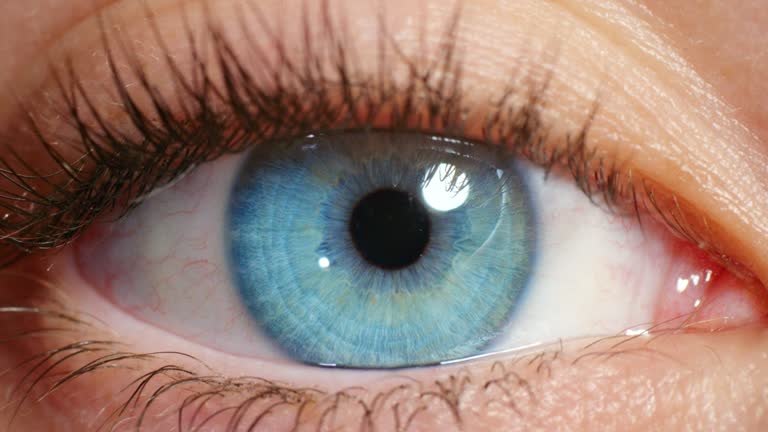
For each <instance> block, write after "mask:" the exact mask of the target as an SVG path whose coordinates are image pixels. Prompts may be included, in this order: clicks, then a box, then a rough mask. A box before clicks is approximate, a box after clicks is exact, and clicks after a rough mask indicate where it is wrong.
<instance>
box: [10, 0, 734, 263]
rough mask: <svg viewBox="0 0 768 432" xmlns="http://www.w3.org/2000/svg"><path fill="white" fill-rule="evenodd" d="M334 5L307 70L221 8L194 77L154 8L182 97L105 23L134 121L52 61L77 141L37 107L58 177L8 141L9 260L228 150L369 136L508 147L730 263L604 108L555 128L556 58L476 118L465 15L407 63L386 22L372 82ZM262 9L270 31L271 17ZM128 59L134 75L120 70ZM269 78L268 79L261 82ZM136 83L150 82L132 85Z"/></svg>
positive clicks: (309, 49) (198, 50)
mask: <svg viewBox="0 0 768 432" xmlns="http://www.w3.org/2000/svg"><path fill="white" fill-rule="evenodd" d="M323 4H324V8H325V9H321V10H320V13H321V24H320V29H319V30H320V31H322V33H321V34H322V38H321V39H319V40H318V39H316V38H312V37H311V36H312V35H313V34H314V33H313V32H314V31H315V30H317V29H315V28H313V27H311V25H310V24H309V22H310V19H309V16H308V14H309V12H308V11H307V10H306V9H305V10H304V11H303V15H302V16H303V18H304V19H303V21H302V22H303V26H304V28H303V29H302V32H303V36H304V38H303V44H304V45H303V47H304V50H305V51H306V53H305V55H304V56H303V57H302V58H301V60H300V61H299V62H298V63H297V62H296V61H295V60H293V59H292V57H290V55H289V53H288V52H289V49H288V47H287V46H286V45H284V42H283V40H281V39H280V35H279V32H277V31H270V30H268V34H269V35H271V37H272V39H271V40H268V41H267V42H266V43H259V42H258V41H257V40H256V39H255V38H254V37H253V35H252V34H250V33H249V31H248V30H247V28H245V22H244V21H242V22H240V25H241V27H243V28H242V31H243V33H244V35H245V38H246V41H247V45H249V46H248V48H249V49H251V51H252V53H256V56H255V60H253V61H254V65H253V66H251V67H250V68H249V65H248V64H245V63H244V60H243V58H242V54H240V53H238V52H236V50H235V48H234V47H233V46H232V44H231V41H230V40H229V39H227V38H226V37H225V36H224V34H223V32H222V28H221V27H220V24H219V23H217V22H216V20H215V17H214V16H213V15H212V13H211V12H210V11H208V12H207V13H206V15H205V20H206V21H205V25H206V27H205V33H204V35H203V37H202V38H198V39H196V37H197V36H196V35H195V34H194V32H193V30H192V27H191V24H190V23H189V22H187V21H185V29H186V31H187V32H188V34H187V36H188V38H189V41H190V46H189V49H190V53H189V56H190V58H191V59H193V64H192V67H191V70H190V71H189V72H184V71H183V70H182V67H181V65H180V64H179V63H178V62H177V61H176V60H175V59H174V58H173V57H172V56H171V55H170V51H169V50H168V48H167V47H166V45H165V44H164V42H163V39H162V37H161V35H160V33H159V29H158V28H157V27H156V24H157V23H156V22H155V21H154V15H152V14H151V12H149V11H148V10H147V13H148V18H149V22H150V24H151V25H152V29H153V31H154V32H155V33H154V34H155V38H156V39H157V41H158V44H159V45H160V46H161V47H162V49H163V50H164V51H165V52H164V54H163V56H164V61H165V62H166V66H167V72H168V73H169V74H170V77H171V80H172V83H173V86H174V88H173V91H172V92H171V94H170V95H169V94H166V93H164V92H162V91H161V90H160V89H158V88H157V87H156V85H155V83H154V82H153V81H152V80H151V77H149V76H148V75H147V73H146V71H145V69H144V68H143V66H142V63H141V61H140V60H139V58H138V57H137V54H136V53H135V52H133V51H131V48H129V47H128V46H127V45H126V42H125V41H124V40H123V39H121V38H120V37H119V36H117V35H112V36H113V37H112V38H110V36H111V35H110V34H109V33H108V32H107V30H106V26H105V23H104V22H102V27H101V32H102V34H101V37H102V44H103V46H104V49H105V51H106V55H107V59H108V65H109V68H110V71H111V72H110V73H111V76H112V82H111V87H110V88H111V90H112V91H113V92H115V97H116V99H117V100H119V101H120V102H121V104H120V108H119V114H120V115H121V116H122V117H123V118H124V120H123V121H122V122H120V121H116V120H113V119H112V117H111V116H112V114H110V113H109V112H108V111H106V110H105V109H104V108H101V107H99V106H97V101H95V100H93V97H92V96H91V92H89V90H88V88H86V85H85V83H84V82H83V81H82V80H81V79H80V78H79V77H78V73H77V71H76V68H75V65H74V64H73V63H72V62H71V61H68V62H67V63H65V66H64V67H63V68H57V67H55V66H52V73H53V77H54V79H55V81H56V83H57V88H58V91H59V97H60V98H61V107H60V108H59V111H60V113H61V114H62V115H63V116H64V118H65V119H67V122H68V124H69V127H70V128H71V130H70V131H69V132H70V133H71V134H72V136H70V137H67V136H64V135H63V134H62V133H61V131H60V130H59V131H56V132H49V131H47V130H45V127H44V125H43V124H42V123H43V121H42V120H41V119H39V118H38V117H35V114H34V113H33V112H31V111H25V113H26V114H27V124H28V125H29V127H30V129H31V131H32V134H33V137H34V138H35V139H36V140H37V141H38V143H39V144H40V146H41V147H42V148H43V149H44V150H45V152H46V153H47V154H48V156H49V161H48V164H49V165H51V166H52V167H53V172H52V173H50V174H44V172H45V171H44V170H43V169H41V168H38V167H33V166H32V165H31V164H30V163H27V161H26V159H25V158H24V156H22V155H19V154H17V153H15V152H14V150H13V148H12V147H10V146H9V151H10V157H7V158H5V159H4V160H0V166H1V167H3V168H4V169H2V170H0V176H1V177H2V180H3V181H4V183H5V184H6V186H5V187H4V188H2V189H0V190H2V198H3V199H0V209H4V210H5V211H6V216H5V217H3V218H1V219H0V234H2V237H1V238H2V239H3V243H4V245H5V251H4V252H5V253H4V256H3V258H5V259H6V262H8V263H10V262H13V260H15V259H16V258H19V257H20V256H23V255H25V254H29V253H35V252H39V251H44V250H48V249H56V248H58V247H60V246H62V245H65V244H67V243H68V242H70V241H72V240H73V239H75V238H76V237H77V236H78V235H79V234H80V233H81V232H82V231H83V230H84V229H86V228H87V227H88V226H89V225H90V224H91V223H93V222H95V221H97V220H100V218H105V217H114V216H115V215H118V216H119V215H121V214H123V213H124V212H125V211H128V210H129V209H130V208H132V207H133V206H135V205H138V204H139V203H140V201H141V200H142V199H143V198H144V197H146V196H147V195H149V194H150V193H151V192H152V191H153V190H155V189H156V188H157V187H159V186H162V185H164V184H166V183H168V182H171V181H173V180H174V179H175V178H177V177H179V176H180V175H183V174H184V173H186V172H188V171H189V170H190V169H192V168H193V167H195V166H197V165H199V164H201V163H204V162H206V161H210V160H213V159H216V158H218V157H219V156H221V155H222V154H226V153H231V152H239V151H242V150H245V149H247V148H249V147H251V146H253V145H262V144H264V145H266V144H267V143H268V142H269V141H272V140H280V139H285V138H292V137H295V136H298V135H302V134H306V133H309V132H323V131H332V130H333V131H338V130H358V129H370V128H386V129H389V130H396V131H419V132H431V133H438V134H441V135H446V136H456V137H459V138H461V139H467V138H474V139H475V141H477V142H481V143H488V144H490V145H496V148H498V149H499V151H500V152H512V153H513V154H516V155H518V156H522V157H524V158H528V159H530V160H531V161H533V162H534V163H536V164H538V165H541V166H543V167H544V169H545V170H547V171H548V172H549V171H556V172H562V173H565V174H566V175H570V176H572V177H573V178H574V180H575V181H576V183H577V185H578V186H579V187H580V188H581V189H582V190H583V191H584V192H585V193H586V194H587V196H588V197H590V198H591V199H593V200H594V201H595V202H596V203H600V204H603V205H606V206H607V207H608V208H610V209H612V210H614V211H618V212H622V213H627V214H631V215H635V216H636V217H637V218H638V219H640V217H641V214H642V213H644V212H647V211H649V210H650V212H651V213H653V214H654V217H656V218H658V219H661V220H662V221H663V222H664V223H665V224H666V225H668V226H670V228H672V229H673V231H675V232H676V233H677V234H678V235H680V236H682V237H684V238H686V239H688V240H690V241H692V242H693V243H695V244H698V245H703V246H706V247H707V248H710V249H712V250H713V252H715V255H716V256H723V255H722V254H720V255H718V254H717V253H716V248H715V246H714V245H712V244H711V243H712V242H709V241H707V240H708V234H709V233H707V232H703V233H702V232H699V231H697V229H695V228H696V227H699V226H705V227H706V226H709V225H708V224H707V223H704V224H699V225H696V224H685V223H684V221H686V213H685V211H684V209H683V207H681V206H673V207H671V208H662V207H661V206H659V205H658V203H659V202H661V201H662V200H661V199H660V198H659V197H660V196H664V197H665V198H666V197H670V196H671V199H673V200H674V199H676V198H675V197H674V196H672V195H669V194H663V192H660V189H658V188H654V187H650V185H651V183H650V182H647V181H645V179H641V178H635V177H636V175H635V174H634V173H633V172H632V170H631V168H627V166H628V165H629V160H627V161H616V160H614V159H615V156H612V155H610V154H603V153H601V152H600V150H599V149H598V148H588V146H587V140H588V133H589V129H590V125H591V124H592V121H593V119H594V118H595V116H596V115H599V101H595V102H594V103H593V104H592V107H591V111H590V112H586V113H584V120H583V123H582V126H581V128H580V129H579V130H576V131H566V132H565V133H563V134H562V137H560V135H561V134H559V133H558V134H557V135H555V134H554V133H553V131H554V130H556V128H555V127H554V126H555V125H552V124H549V123H548V122H547V120H545V119H544V116H543V114H542V110H543V109H544V108H545V105H546V103H545V102H544V96H545V94H546V92H547V88H548V84H549V80H550V79H551V76H552V73H554V71H553V70H552V66H551V65H550V66H548V65H547V64H546V62H545V65H544V66H541V68H542V69H541V70H542V71H543V73H542V75H543V78H538V79H536V78H533V75H532V74H531V75H530V77H529V79H527V80H525V83H526V84H525V86H523V87H521V86H520V85H514V84H512V82H513V80H514V79H515V78H519V77H515V76H511V77H510V78H511V80H510V85H509V87H507V88H506V89H505V90H504V91H503V92H502V93H501V95H500V96H498V97H497V99H496V100H493V101H490V103H488V105H490V109H489V110H488V111H481V110H477V109H472V107H471V103H470V102H467V101H468V100H469V96H471V95H467V94H466V89H464V88H463V86H462V83H463V81H462V76H463V70H464V67H465V65H464V63H463V60H462V52H461V47H459V45H458V33H459V28H460V9H459V8H458V7H457V8H456V9H455V10H454V15H453V18H452V19H450V20H449V23H448V25H447V26H446V28H445V29H444V31H443V33H442V37H441V39H440V40H439V43H437V44H436V46H437V48H436V49H435V51H434V52H427V53H424V52H420V54H421V56H420V57H416V56H415V55H414V56H409V55H408V54H406V53H405V52H404V51H403V50H402V49H401V47H400V46H399V45H398V42H397V41H396V40H395V39H394V38H393V37H392V36H391V35H390V34H388V33H387V31H388V30H387V28H386V25H385V24H384V22H383V21H380V26H381V27H380V29H379V33H378V34H379V38H380V42H379V45H378V49H379V50H380V52H379V53H378V58H379V60H380V62H382V63H381V64H379V67H378V69H377V71H378V72H377V73H374V74H365V73H362V72H360V70H361V69H360V65H359V59H357V58H356V57H355V56H354V54H355V53H354V52H352V51H347V50H346V47H348V46H349V43H348V42H347V39H346V38H347V37H348V35H347V34H346V33H345V29H344V26H343V22H338V21H337V20H334V19H333V18H332V17H331V15H330V11H329V10H328V8H329V3H327V2H325V3H323ZM252 12H253V13H254V14H255V16H256V18H257V19H259V20H260V22H261V23H262V24H264V25H265V26H266V21H265V18H264V17H263V16H261V15H260V12H259V11H258V10H254V11H252ZM185 20H186V17H185ZM270 48H271V49H273V50H274V51H276V53H277V57H276V58H275V59H270V58H269V56H268V54H266V52H267V50H268V49H270ZM206 49H208V50H209V51H212V54H211V60H206V59H205V58H204V56H205V55H206V53H205V50H206ZM421 49H422V50H424V49H426V48H425V47H422V48H421ZM121 56H122V57H125V62H127V65H128V66H127V72H126V71H125V70H126V68H125V67H119V65H120V63H119V58H120V57H121ZM212 65H213V67H211V66H212ZM327 65H331V66H330V70H329V69H328V66H327ZM387 70H390V71H391V70H398V71H400V72H403V71H405V72H404V73H405V77H404V78H403V77H400V78H398V77H393V76H391V75H390V76H387V73H388V72H387ZM391 74H392V75H394V74H395V73H394V72H392V73H391ZM512 75H514V74H512ZM260 78H262V79H266V80H267V84H263V83H260V82H259V79H260ZM217 79H218V80H217ZM128 82H134V83H136V84H138V85H134V86H128V84H127V83H128ZM217 83H218V84H217ZM110 109H114V107H110ZM124 123H127V124H128V125H129V126H128V127H127V128H126V127H124ZM553 137H554V138H553ZM62 143H63V144H64V145H61V144H62ZM62 148H63V149H64V150H61V149H62ZM65 152H66V154H64V153H65ZM72 155H75V156H76V157H75V158H74V160H73V157H72ZM675 202H677V201H675ZM745 273H746V272H745Z"/></svg>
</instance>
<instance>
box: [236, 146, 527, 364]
mask: <svg viewBox="0 0 768 432" xmlns="http://www.w3.org/2000/svg"><path fill="white" fill-rule="evenodd" d="M229 202H230V204H229V206H230V207H229V211H228V215H229V216H228V218H227V222H226V223H227V237H228V239H227V240H228V241H227V243H228V256H229V267H230V269H231V274H232V279H233V281H234V284H235V286H236V288H237V291H238V292H239V294H240V298H241V300H242V301H243V303H244V304H245V305H246V307H247V310H248V311H249V313H250V315H251V318H252V321H253V323H254V325H256V326H258V327H259V328H260V329H261V331H263V332H264V333H265V334H266V335H268V337H270V338H271V339H272V341H273V342H274V343H275V344H276V345H277V346H278V347H279V348H280V349H282V350H283V351H284V352H285V353H286V354H288V355H289V356H291V357H292V358H294V359H295V360H298V361H302V362H306V363H311V364H322V365H336V366H344V367H368V368H392V367H404V366H414V365H426V364H435V363H439V362H441V361H446V360H454V359H461V358H465V357H468V356H472V355H475V354H478V353H479V352H480V351H481V350H482V349H483V348H485V347H486V346H488V345H489V344H490V343H492V342H493V341H494V339H495V338H496V337H497V336H498V335H499V334H500V333H501V332H502V331H503V329H504V327H505V325H506V324H507V322H508V321H509V319H510V317H511V316H512V315H513V313H514V311H515V309H516V306H517V305H518V303H519V302H520V298H521V295H522V294H523V292H524V291H525V287H526V285H527V282H528V280H529V278H530V274H531V264H532V256H533V254H534V240H535V226H534V221H533V211H532V209H531V205H530V200H529V196H528V192H527V189H526V186H525V184H524V180H523V178H522V177H521V176H520V175H519V174H518V172H517V171H516V169H515V167H514V166H513V163H512V160H511V159H510V158H504V157H500V156H498V155H497V154H496V153H494V152H491V151H489V149H488V148H486V147H485V146H481V145H475V144H470V143H467V142H463V141H456V140H447V139H438V138H437V137H430V136H427V135H420V134H408V133H384V132H348V133H339V134H332V135H320V136H314V135H310V136H308V137H305V138H302V139H297V140H293V141H290V142H281V143H277V144H275V145H269V146H263V147H261V148H257V149H255V150H254V151H253V152H252V153H251V154H250V155H249V156H248V158H247V160H246V161H245V162H244V163H243V165H242V166H241V168H240V171H239V173H238V175H237V179H236V181H235V185H234V187H233V188H232V191H231V196H230V201H229Z"/></svg>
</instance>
